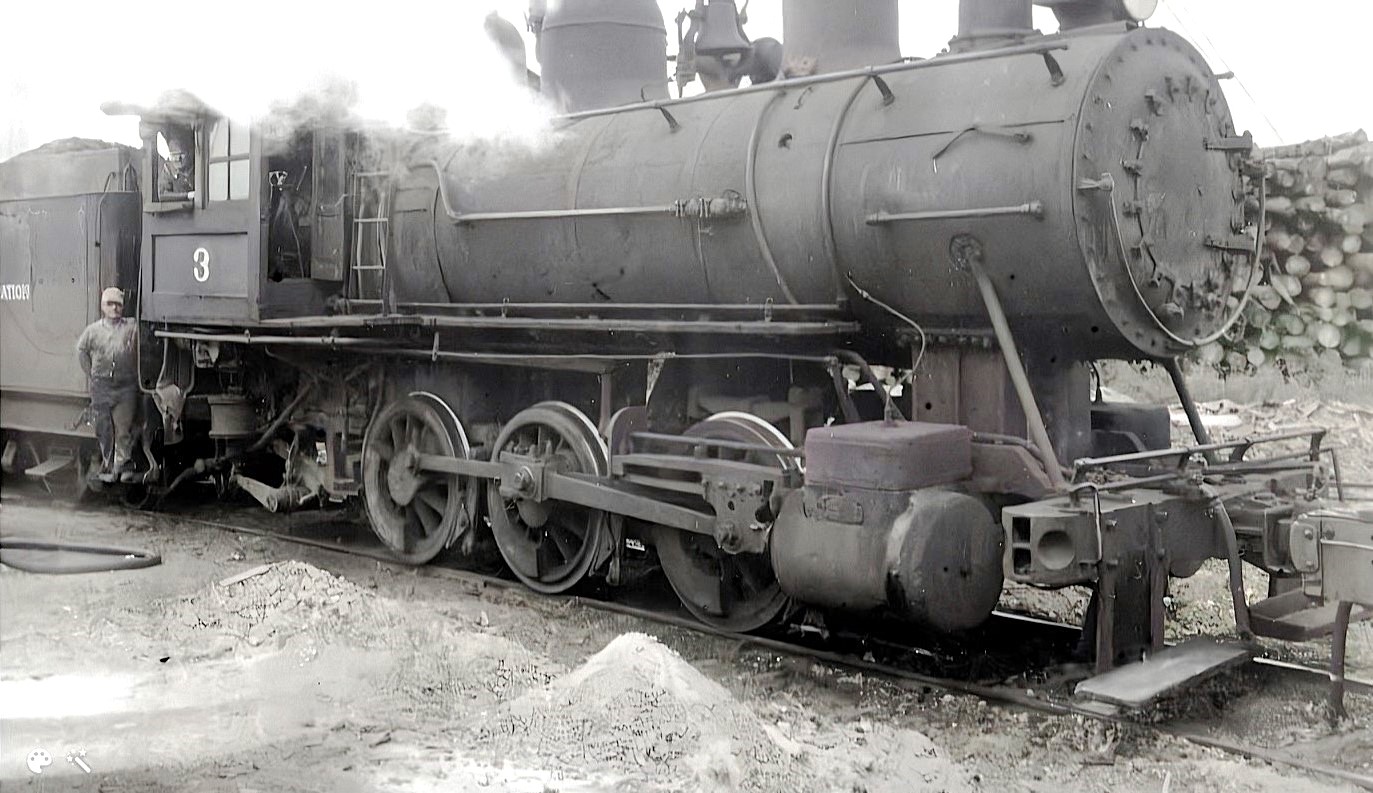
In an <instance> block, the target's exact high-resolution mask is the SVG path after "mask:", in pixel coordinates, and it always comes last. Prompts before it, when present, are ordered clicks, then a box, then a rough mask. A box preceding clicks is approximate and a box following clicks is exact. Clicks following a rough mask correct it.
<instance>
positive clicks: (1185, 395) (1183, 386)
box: [1163, 358, 1216, 463]
mask: <svg viewBox="0 0 1373 793" xmlns="http://www.w3.org/2000/svg"><path fill="white" fill-rule="evenodd" d="M1163 368H1164V370H1165V371H1167V372H1168V377H1170V378H1172V380H1173V388H1174V389H1175V390H1176V391H1177V392H1178V399H1179V400H1181V401H1182V409H1183V411H1184V412H1185V413H1186V414H1187V423H1188V424H1190V425H1191V427H1192V436H1193V437H1194V438H1196V439H1197V443H1199V444H1201V445H1202V446H1210V445H1211V434H1210V433H1208V432H1207V431H1206V424H1205V423H1203V422H1202V420H1201V412H1200V411H1198V410H1197V403H1196V400H1194V399H1192V392H1191V391H1190V390H1189V389H1188V388H1187V381H1186V380H1185V379H1183V376H1182V366H1181V365H1179V364H1178V359H1177V358H1169V359H1168V360H1166V361H1164V362H1163ZM1203 454H1205V455H1206V461H1207V462H1208V463H1214V462H1215V461H1216V455H1215V453H1214V452H1212V451H1205V452H1203Z"/></svg>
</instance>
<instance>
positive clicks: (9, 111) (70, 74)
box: [0, 0, 1373, 159]
mask: <svg viewBox="0 0 1373 793" xmlns="http://www.w3.org/2000/svg"><path fill="white" fill-rule="evenodd" d="M835 1H836V2H842V0H835ZM689 2H691V0H665V1H664V2H660V5H661V6H662V8H663V12H664V19H665V22H666V23H667V27H668V30H669V33H668V37H669V51H671V50H674V49H675V36H676V33H675V26H674V24H673V17H674V16H675V15H676V13H677V11H678V10H680V8H682V7H683V6H685V5H687V4H688V3H689ZM6 5H7V6H9V7H8V8H7V9H6V11H5V15H4V16H5V23H6V24H5V37H4V38H5V43H4V46H3V47H0V159H3V158H4V157H6V156H9V155H11V154H14V153H16V152H17V151H18V150H22V149H23V148H30V147H33V146H37V145H39V144H41V143H43V142H45V141H48V140H52V139H55V138H60V137H68V136H82V137H95V138H105V139H108V140H118V141H123V142H127V143H134V144H136V143H137V135H136V124H135V122H133V121H132V120H130V119H115V118H108V117H106V116H104V115H103V114H102V113H101V112H100V110H99V104H100V103H101V102H103V101H106V100H109V99H125V100H131V101H149V100H151V99H152V98H154V97H156V95H157V94H158V93H160V92H161V91H162V90H165V89H169V88H176V87H185V88H188V89H190V90H192V91H194V92H196V93H198V94H200V95H201V96H202V98H205V99H206V100H207V101H209V102H210V103H211V104H213V105H215V106H217V107H220V108H222V109H224V110H226V111H229V112H231V113H237V114H243V113H251V112H253V111H256V110H259V109H261V108H262V107H264V106H265V105H266V103H267V101H268V100H270V99H290V98H293V97H294V96H296V95H297V94H299V93H300V92H301V91H303V90H306V89H308V88H309V87H310V86H312V85H316V84H318V80H319V78H320V75H322V74H326V73H336V74H340V75H343V76H345V77H347V78H348V79H352V80H356V81H358V82H359V83H360V86H361V90H362V94H363V101H364V109H365V110H367V111H368V112H369V115H373V116H376V117H380V118H384V119H388V120H400V119H403V118H404V112H405V110H407V109H409V108H410V107H413V106H414V105H416V104H418V103H419V102H421V101H426V100H427V101H431V102H434V103H437V104H440V105H443V106H446V107H448V108H450V117H449V121H450V125H462V126H463V127H465V128H467V129H470V130H471V131H474V132H493V131H501V130H509V129H515V128H519V127H520V125H521V124H525V123H526V122H527V121H528V120H530V119H532V118H536V117H538V116H539V114H540V111H539V110H538V109H536V108H533V107H529V106H527V105H522V104H520V103H518V102H513V103H512V101H513V100H512V99H511V97H512V96H513V95H514V94H515V92H512V91H510V90H509V88H508V83H507V82H505V80H504V78H503V77H501V76H499V75H498V74H496V73H497V72H498V71H499V70H498V69H496V68H494V67H493V65H492V63H493V61H492V60H491V57H492V55H491V52H492V51H491V48H490V47H489V45H488V44H487V42H486V41H485V37H484V36H483V34H482V32H481V18H482V17H483V16H484V14H485V12H486V11H488V10H491V9H495V10H497V11H499V12H500V13H501V14H502V15H503V16H504V17H505V18H506V19H509V20H511V21H512V22H514V23H515V24H516V26H517V27H519V28H520V29H521V30H523V28H524V25H523V12H524V10H525V9H526V8H527V6H528V3H527V1H526V0H449V2H447V3H436V2H433V1H432V0H386V2H381V3H376V2H373V3H367V4H363V3H347V4H332V3H330V4H326V3H310V4H308V5H307V4H304V3H300V2H298V0H236V1H235V2H233V3H202V2H196V0H191V2H185V0H176V1H174V2H154V3H149V4H126V3H112V2H109V1H108V0H99V1H98V2H97V0H67V1H66V2H63V0H9V2H7V3H6ZM781 10H782V2H781V0H753V2H752V3H751V4H750V6H749V14H750V17H751V19H750V24H749V26H748V33H749V35H750V36H751V37H753V38H759V37H762V36H774V37H776V38H779V39H780V38H781V37H782V19H781V16H782V15H781ZM901 14H902V17H901V43H902V50H903V52H904V53H905V54H906V55H920V56H929V55H932V54H934V53H936V52H938V51H939V50H940V49H941V48H942V47H943V46H944V44H945V43H947V41H948V39H949V38H950V37H951V36H952V35H953V33H954V32H955V29H956V27H957V18H958V3H957V0H903V2H902V3H901ZM265 20H273V21H272V22H266V21H265ZM1035 23H1036V24H1037V25H1039V26H1040V28H1041V29H1042V30H1046V31H1048V30H1051V29H1052V28H1053V27H1054V23H1053V17H1052V14H1049V13H1048V12H1047V11H1044V10H1043V9H1038V8H1037V9H1036V10H1035ZM1150 24H1151V25H1156V26H1162V27H1168V28H1171V29H1173V30H1175V31H1177V32H1179V33H1181V34H1183V35H1184V36H1186V37H1187V38H1188V39H1189V40H1191V41H1192V42H1193V43H1194V44H1195V45H1196V46H1197V47H1198V48H1199V49H1200V50H1201V51H1202V53H1203V54H1204V55H1205V56H1206V57H1207V58H1208V60H1209V61H1210V62H1211V65H1212V67H1213V68H1214V69H1215V70H1216V71H1218V72H1223V71H1234V72H1235V73H1236V74H1237V75H1238V78H1239V79H1238V80H1232V81H1229V82H1227V83H1225V87H1226V93H1227V96H1228V97H1229V99H1230V103H1231V107H1232V110H1233V112H1234V114H1235V116H1236V123H1237V126H1238V127H1239V128H1240V129H1249V130H1251V131H1252V132H1253V133H1254V135H1255V137H1256V138H1257V139H1258V140H1259V142H1260V143H1261V144H1264V145H1268V144H1273V143H1284V142H1295V141H1299V140H1305V139H1308V138H1313V137H1318V136H1321V135H1325V134H1332V133H1337V132H1344V131H1347V130H1350V129H1355V128H1358V127H1364V128H1367V129H1370V130H1371V131H1373V98H1370V97H1373V91H1370V82H1369V78H1370V72H1373V69H1370V64H1373V58H1370V50H1371V49H1373V2H1370V0H1302V2H1298V3H1294V2H1291V0H1160V9H1159V12H1158V13H1157V14H1156V15H1155V16H1154V18H1153V19H1152V20H1151V21H1150ZM529 57H530V66H531V67H533V68H535V69H536V70H537V64H536V63H534V62H533V46H532V42H531V43H530V46H529Z"/></svg>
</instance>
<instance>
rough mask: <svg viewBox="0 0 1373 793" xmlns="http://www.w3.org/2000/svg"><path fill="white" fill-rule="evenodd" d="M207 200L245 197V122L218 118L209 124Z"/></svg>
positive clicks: (246, 132)
mask: <svg viewBox="0 0 1373 793" xmlns="http://www.w3.org/2000/svg"><path fill="white" fill-rule="evenodd" d="M206 162H207V163H208V166H207V168H208V170H209V176H210V179H209V185H208V189H209V200H210V201H240V200H242V199H245V198H247V197H248V192H249V175H248V174H249V169H248V125H247V124H242V123H239V122H237V121H231V120H229V119H219V120H218V121H216V122H214V124H213V125H212V126H211V127H210V148H209V157H207V158H206Z"/></svg>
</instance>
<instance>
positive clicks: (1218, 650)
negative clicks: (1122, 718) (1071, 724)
mask: <svg viewBox="0 0 1373 793" xmlns="http://www.w3.org/2000/svg"><path fill="white" fill-rule="evenodd" d="M1256 654H1257V649H1256V648H1255V647H1253V646H1252V645H1249V644H1245V643H1240V642H1219V641H1216V640H1214V639H1201V638H1198V639H1189V640H1187V641H1185V642H1183V643H1182V644H1179V645H1177V646H1175V647H1168V648H1166V649H1164V650H1162V651H1160V652H1158V653H1155V654H1154V655H1152V656H1150V657H1149V658H1147V659H1146V660H1143V661H1140V662H1138V663H1133V664H1127V665H1126V666H1121V667H1118V668H1116V669H1112V670H1111V671H1109V672H1106V673H1104V674H1100V675H1097V676H1096V677H1092V678H1088V679H1087V680H1084V681H1082V682H1081V683H1078V684H1077V690H1076V692H1075V693H1076V695H1077V696H1079V697H1082V698H1085V699H1091V700H1096V701H1098V702H1109V703H1111V704H1113V705H1121V706H1123V707H1127V708H1143V707H1146V706H1148V705H1149V704H1151V703H1153V702H1154V701H1155V700H1157V699H1159V698H1160V697H1163V696H1166V695H1167V694H1170V693H1172V692H1174V691H1177V690H1178V689H1180V688H1183V687H1185V686H1188V685H1190V684H1192V683H1196V682H1198V681H1201V680H1204V679H1205V678H1208V677H1211V676H1213V675H1217V674H1220V673H1221V672H1224V671H1226V670H1228V669H1232V668H1234V667H1236V666H1239V665H1241V664H1244V663H1247V662H1248V661H1249V660H1250V659H1251V658H1253V657H1254V655H1256Z"/></svg>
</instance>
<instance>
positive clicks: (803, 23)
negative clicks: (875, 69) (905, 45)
mask: <svg viewBox="0 0 1373 793" xmlns="http://www.w3.org/2000/svg"><path fill="white" fill-rule="evenodd" d="M782 19H783V23H782V25H783V31H784V34H783V36H782V44H783V47H784V48H785V52H786V54H785V64H786V69H787V72H788V73H789V74H792V75H804V74H822V73H825V72H840V71H844V70H845V69H856V68H859V67H862V66H875V65H879V64H884V63H895V62H896V61H899V60H901V43H900V39H899V36H900V28H899V26H898V25H897V20H898V13H897V0H844V2H836V0H785V3H784V4H783V6H782Z"/></svg>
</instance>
